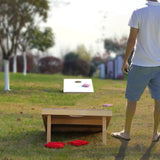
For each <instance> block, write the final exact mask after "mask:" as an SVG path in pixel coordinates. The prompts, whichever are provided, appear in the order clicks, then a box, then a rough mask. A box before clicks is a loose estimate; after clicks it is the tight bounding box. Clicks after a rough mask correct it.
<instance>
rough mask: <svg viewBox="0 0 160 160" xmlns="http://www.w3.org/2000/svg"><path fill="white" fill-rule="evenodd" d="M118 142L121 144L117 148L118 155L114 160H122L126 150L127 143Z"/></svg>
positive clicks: (123, 141)
mask: <svg viewBox="0 0 160 160" xmlns="http://www.w3.org/2000/svg"><path fill="white" fill-rule="evenodd" d="M119 140H120V142H121V146H120V148H119V152H118V154H117V155H116V157H115V160H124V158H125V153H126V149H127V145H128V141H125V140H121V139H119Z"/></svg>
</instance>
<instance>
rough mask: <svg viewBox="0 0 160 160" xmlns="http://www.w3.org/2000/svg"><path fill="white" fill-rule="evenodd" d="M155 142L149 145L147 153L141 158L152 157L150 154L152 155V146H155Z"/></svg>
mask: <svg viewBox="0 0 160 160" xmlns="http://www.w3.org/2000/svg"><path fill="white" fill-rule="evenodd" d="M155 144H156V143H155V142H152V143H151V144H150V146H149V148H148V149H147V150H146V152H145V154H144V155H143V156H142V157H141V159H140V160H149V159H150V156H151V151H152V148H153V147H154V146H155Z"/></svg>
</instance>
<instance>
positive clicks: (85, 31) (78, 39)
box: [46, 0, 146, 56]
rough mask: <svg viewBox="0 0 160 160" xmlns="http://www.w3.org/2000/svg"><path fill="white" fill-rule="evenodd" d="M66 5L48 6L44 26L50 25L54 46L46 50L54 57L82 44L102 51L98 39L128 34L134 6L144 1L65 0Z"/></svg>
mask: <svg viewBox="0 0 160 160" xmlns="http://www.w3.org/2000/svg"><path fill="white" fill-rule="evenodd" d="M66 1H67V2H70V4H69V5H67V6H62V5H61V6H60V7H54V6H53V7H52V8H51V10H50V13H49V19H48V22H47V24H46V25H47V26H50V27H52V28H53V32H54V34H55V38H56V39H55V42H56V45H55V46H54V47H53V48H52V49H50V50H49V52H52V53H53V55H54V56H61V52H62V53H63V52H66V51H67V50H74V49H75V48H76V46H77V45H80V44H84V45H85V46H86V47H87V48H88V49H91V50H93V51H94V53H96V52H101V53H102V54H103V52H104V49H103V44H102V43H100V39H102V38H111V37H112V38H120V37H122V36H128V32H129V27H128V20H129V18H130V16H131V13H132V11H133V10H134V9H136V8H138V7H139V6H141V5H143V4H145V3H146V0H117V1H114V0H66Z"/></svg>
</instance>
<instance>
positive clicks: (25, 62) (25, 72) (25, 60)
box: [23, 52, 27, 76]
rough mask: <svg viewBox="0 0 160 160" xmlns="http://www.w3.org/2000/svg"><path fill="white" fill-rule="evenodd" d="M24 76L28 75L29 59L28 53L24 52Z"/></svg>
mask: <svg viewBox="0 0 160 160" xmlns="http://www.w3.org/2000/svg"><path fill="white" fill-rule="evenodd" d="M23 75H24V76H26V75H27V57H26V52H23Z"/></svg>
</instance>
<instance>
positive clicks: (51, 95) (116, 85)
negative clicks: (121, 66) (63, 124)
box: [0, 73, 160, 160]
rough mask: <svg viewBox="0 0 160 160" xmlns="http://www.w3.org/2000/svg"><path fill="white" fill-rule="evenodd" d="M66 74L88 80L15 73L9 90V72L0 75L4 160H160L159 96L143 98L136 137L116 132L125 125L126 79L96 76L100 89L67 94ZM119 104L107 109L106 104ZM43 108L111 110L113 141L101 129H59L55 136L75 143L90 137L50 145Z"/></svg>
mask: <svg viewBox="0 0 160 160" xmlns="http://www.w3.org/2000/svg"><path fill="white" fill-rule="evenodd" d="M64 78H83V77H71V76H63V75H60V74H56V75H46V74H44V75H42V74H28V75H27V76H23V75H22V74H20V73H17V74H12V73H11V74H10V88H11V91H9V92H5V91H4V81H3V79H4V75H3V73H0V160H123V159H124V160H159V159H160V151H159V148H160V142H158V143H152V142H151V138H152V128H153V127H152V125H153V115H152V112H153V111H152V110H153V100H152V99H151V98H150V94H149V91H148V89H146V90H145V92H144V94H143V96H142V97H141V100H140V101H139V102H138V107H137V111H136V115H135V117H134V120H133V126H132V132H131V141H129V142H124V141H120V140H117V139H114V138H112V137H111V136H110V134H111V132H114V131H119V130H121V129H122V128H123V124H124V115H125V105H126V100H125V97H124V94H125V86H126V80H107V79H99V78H93V79H92V81H93V85H94V91H95V92H94V93H90V94H64V93H63V79H64ZM104 103H111V104H114V105H113V106H111V107H103V106H102V104H104ZM42 108H80V109H89V108H92V109H106V108H107V109H109V110H112V113H113V117H112V119H111V122H110V125H109V127H108V130H107V135H106V136H107V145H106V146H104V145H103V144H102V142H101V133H94V134H93V133H92V134H89V133H71V134H66V133H65V134H64V133H60V134H57V133H54V134H53V135H52V140H53V139H54V141H60V142H65V143H67V142H69V141H72V140H75V139H83V140H87V141H89V144H88V145H85V146H80V147H75V146H71V145H69V144H66V146H65V147H64V148H62V149H48V148H46V147H45V144H46V133H45V128H44V125H43V121H42V117H41V109H42Z"/></svg>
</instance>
